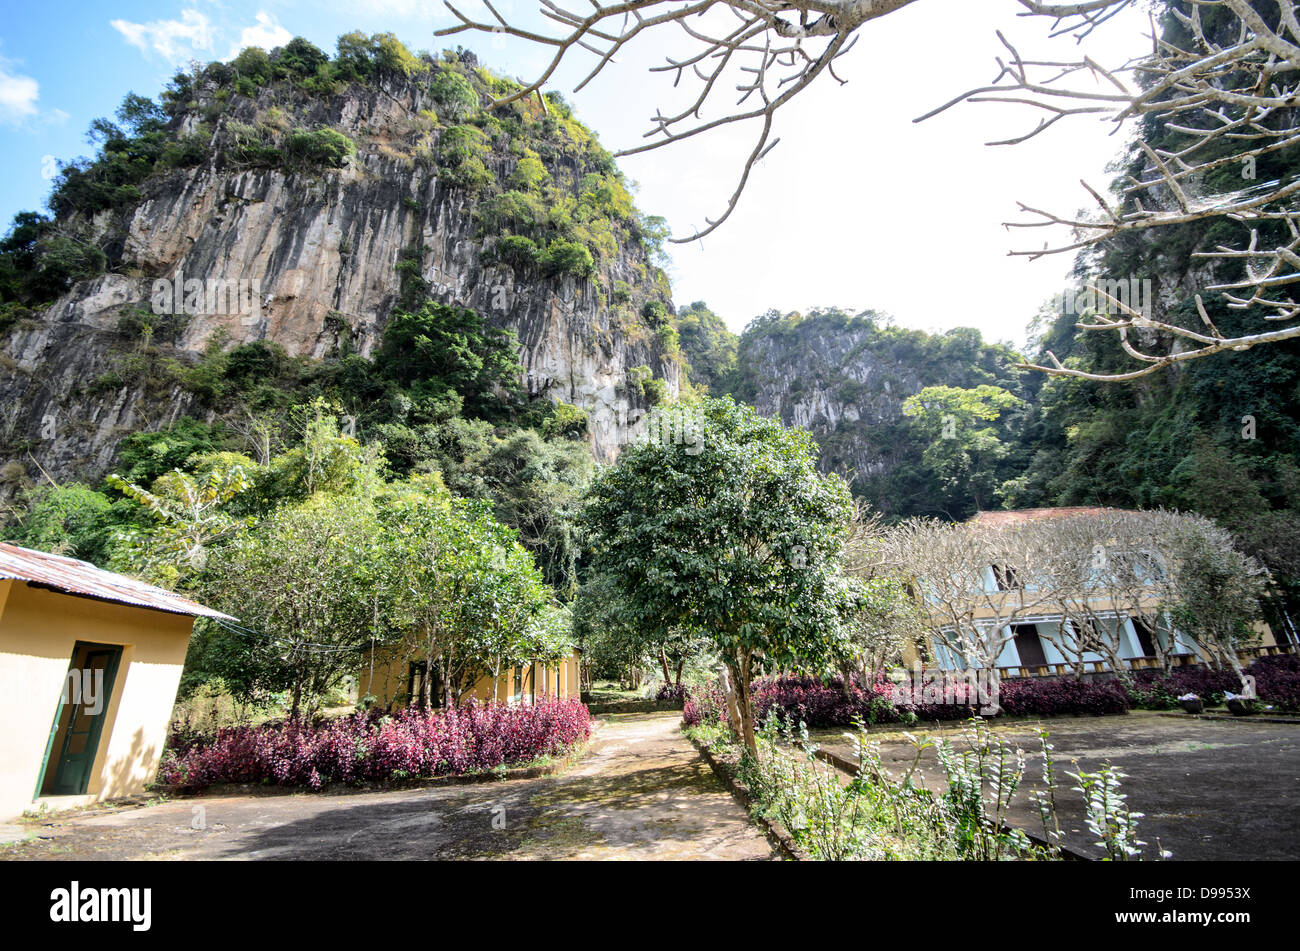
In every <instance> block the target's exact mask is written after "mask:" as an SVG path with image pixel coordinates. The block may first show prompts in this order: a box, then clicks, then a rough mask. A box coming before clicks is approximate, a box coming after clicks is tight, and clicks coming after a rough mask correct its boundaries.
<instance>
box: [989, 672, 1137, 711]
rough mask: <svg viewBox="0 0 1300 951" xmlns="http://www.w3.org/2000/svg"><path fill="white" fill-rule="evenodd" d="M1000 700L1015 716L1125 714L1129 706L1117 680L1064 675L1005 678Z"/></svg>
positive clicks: (999, 688) (999, 696) (1000, 686)
mask: <svg viewBox="0 0 1300 951" xmlns="http://www.w3.org/2000/svg"><path fill="white" fill-rule="evenodd" d="M998 701H999V703H1000V704H1001V706H1002V712H1003V713H1007V714H1010V715H1012V716H1017V715H1032V716H1050V715H1053V714H1064V713H1081V714H1094V715H1096V714H1106V713H1126V712H1127V711H1128V708H1129V699H1128V695H1127V694H1126V693H1125V692H1124V688H1123V686H1122V685H1121V684H1120V683H1119V682H1118V681H1115V680H1075V679H1073V678H1065V677H1062V678H1047V677H1041V678H1033V677H1025V678H1017V679H1015V680H1004V681H1002V683H1001V684H1000V685H999V687H998Z"/></svg>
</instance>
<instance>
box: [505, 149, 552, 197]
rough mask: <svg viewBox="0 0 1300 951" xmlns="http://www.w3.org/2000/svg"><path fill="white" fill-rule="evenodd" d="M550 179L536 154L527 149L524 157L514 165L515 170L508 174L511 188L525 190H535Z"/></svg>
mask: <svg viewBox="0 0 1300 951" xmlns="http://www.w3.org/2000/svg"><path fill="white" fill-rule="evenodd" d="M550 177H551V173H550V172H548V171H547V170H546V166H545V165H543V164H542V160H541V159H540V158H538V157H537V153H536V152H534V151H533V150H532V149H529V150H527V151H526V152H525V153H524V157H523V158H521V159H520V160H519V161H518V163H516V164H515V170H514V171H513V172H511V173H510V179H509V184H510V187H511V188H522V189H525V190H527V189H530V188H536V187H537V186H538V185H540V184H542V183H543V182H545V181H547V180H548V179H549V178H550Z"/></svg>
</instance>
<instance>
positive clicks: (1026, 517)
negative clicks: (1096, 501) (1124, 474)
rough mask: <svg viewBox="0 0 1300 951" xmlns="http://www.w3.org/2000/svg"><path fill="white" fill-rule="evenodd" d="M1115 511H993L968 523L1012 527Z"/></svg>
mask: <svg viewBox="0 0 1300 951" xmlns="http://www.w3.org/2000/svg"><path fill="white" fill-rule="evenodd" d="M1114 511H1116V510H1115V509H1110V508H1099V507H1097V506H1095V505H1068V506H1063V507H1061V508H1042V509H1016V510H1011V511H1007V510H1003V509H995V510H992V511H988V512H976V513H975V514H974V515H972V516H971V517H970V521H972V522H979V523H980V524H981V525H993V526H1000V525H1012V524H1014V523H1016V522H1034V521H1038V520H1039V519H1044V518H1068V517H1070V516H1072V515H1101V514H1103V513H1105V512H1114Z"/></svg>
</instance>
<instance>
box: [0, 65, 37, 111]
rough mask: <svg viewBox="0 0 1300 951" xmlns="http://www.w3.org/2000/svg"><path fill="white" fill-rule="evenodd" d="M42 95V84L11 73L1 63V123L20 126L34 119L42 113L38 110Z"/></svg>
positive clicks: (28, 77)
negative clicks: (37, 102) (38, 113)
mask: <svg viewBox="0 0 1300 951" xmlns="http://www.w3.org/2000/svg"><path fill="white" fill-rule="evenodd" d="M40 95H41V86H40V83H38V82H37V81H36V80H34V79H32V77H30V76H19V75H15V74H14V73H11V72H9V70H8V68H7V67H6V65H5V64H4V63H3V62H0V122H6V123H11V124H13V125H18V124H19V123H22V122H26V121H27V120H28V119H31V118H34V117H35V116H36V114H37V112H39V111H40V110H38V109H37V108H36V100H37V99H38V98H40Z"/></svg>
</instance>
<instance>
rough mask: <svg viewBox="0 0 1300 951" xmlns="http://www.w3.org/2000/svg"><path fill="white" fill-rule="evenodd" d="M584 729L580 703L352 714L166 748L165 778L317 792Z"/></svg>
mask: <svg viewBox="0 0 1300 951" xmlns="http://www.w3.org/2000/svg"><path fill="white" fill-rule="evenodd" d="M590 733H591V716H590V714H589V713H588V712H587V708H586V707H585V706H584V705H583V704H582V703H580V702H579V701H577V700H554V699H546V700H538V701H537V702H536V703H534V704H530V705H529V704H519V705H513V706H509V705H506V704H497V703H493V704H484V705H479V704H467V705H465V706H462V707H457V708H453V709H450V710H445V711H444V710H438V711H434V712H426V711H422V710H400V711H398V712H397V713H393V714H389V715H381V714H378V713H374V712H371V713H355V714H352V715H351V716H346V717H339V718H337V719H334V720H330V721H328V722H325V723H322V724H317V725H313V724H307V723H300V722H285V723H273V724H264V725H262V726H256V727H235V728H228V729H223V730H220V731H218V732H217V734H216V736H214V737H212V738H211V740H210V741H208V742H206V743H205V742H201V741H200V742H195V741H194V740H193V739H189V740H187V741H185V743H184V745H183V746H182V748H181V749H180V750H179V751H177V750H173V749H170V748H169V749H168V751H167V752H166V753H165V754H164V756H163V760H162V764H161V765H160V767H159V770H158V779H159V781H160V782H162V783H166V784H168V785H174V786H183V787H187V788H197V787H202V786H211V785H214V784H216V783H270V784H274V785H279V786H308V787H310V788H312V789H319V788H320V787H321V786H324V785H325V784H326V783H360V782H382V781H385V780H392V779H408V778H415V777H428V776H443V775H459V774H463V773H473V772H479V771H482V770H488V769H493V768H495V767H498V766H510V765H514V764H518V763H525V762H528V761H529V760H533V759H536V758H538V757H541V756H558V755H561V754H563V753H565V752H566V751H567V750H568V749H569V748H570V747H571V746H572V745H573V744H574V743H576V742H578V741H580V740H584V739H586V738H587V737H588V736H589V735H590Z"/></svg>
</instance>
